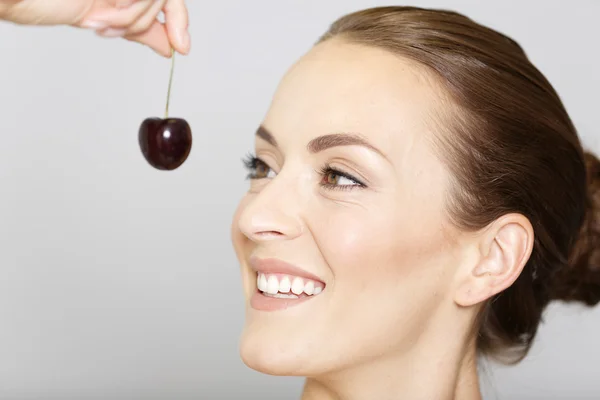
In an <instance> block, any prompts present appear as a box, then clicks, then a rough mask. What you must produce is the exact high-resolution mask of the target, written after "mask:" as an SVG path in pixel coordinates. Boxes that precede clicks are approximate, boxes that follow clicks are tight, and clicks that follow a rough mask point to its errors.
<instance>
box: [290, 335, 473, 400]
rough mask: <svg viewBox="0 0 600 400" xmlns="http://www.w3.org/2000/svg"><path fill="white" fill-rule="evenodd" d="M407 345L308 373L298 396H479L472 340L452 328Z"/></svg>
mask: <svg viewBox="0 0 600 400" xmlns="http://www.w3.org/2000/svg"><path fill="white" fill-rule="evenodd" d="M423 336H424V337H421V338H420V340H419V341H418V343H416V344H415V345H414V346H413V347H412V348H411V350H410V351H409V352H408V353H406V352H404V353H402V354H389V355H386V356H385V357H381V358H377V359H374V360H371V361H369V362H367V363H364V364H361V365H357V366H354V367H352V368H349V369H344V370H343V371H336V372H333V373H330V374H328V375H327V376H319V377H309V378H307V380H306V383H305V385H304V390H303V393H302V400H364V399H379V400H396V399H411V400H431V399H436V400H456V399H459V400H481V393H480V389H479V379H478V374H477V357H476V351H475V342H474V341H473V340H472V341H468V342H467V345H464V343H465V341H464V340H462V339H466V338H464V337H463V335H461V333H460V332H453V331H452V330H451V329H450V330H448V331H447V332H446V334H445V335H443V337H438V338H437V340H432V338H431V337H425V336H427V335H426V334H425V335H423Z"/></svg>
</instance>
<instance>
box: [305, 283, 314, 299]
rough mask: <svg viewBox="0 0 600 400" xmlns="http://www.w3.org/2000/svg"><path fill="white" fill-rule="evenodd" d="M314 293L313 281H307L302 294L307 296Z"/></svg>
mask: <svg viewBox="0 0 600 400" xmlns="http://www.w3.org/2000/svg"><path fill="white" fill-rule="evenodd" d="M314 292H315V283H314V282H313V281H308V282H307V283H306V285H305V286H304V293H306V294H307V295H309V296H310V295H311V294H313V293H314Z"/></svg>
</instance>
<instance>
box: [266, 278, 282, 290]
mask: <svg viewBox="0 0 600 400" xmlns="http://www.w3.org/2000/svg"><path fill="white" fill-rule="evenodd" d="M266 292H267V293H269V294H277V292H279V281H278V280H277V277H276V276H275V275H271V276H270V277H269V279H268V281H267V290H266Z"/></svg>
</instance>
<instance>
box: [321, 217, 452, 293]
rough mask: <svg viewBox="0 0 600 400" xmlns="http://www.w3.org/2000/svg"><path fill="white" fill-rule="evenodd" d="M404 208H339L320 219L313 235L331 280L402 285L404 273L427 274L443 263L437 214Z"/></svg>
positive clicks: (361, 285)
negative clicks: (325, 221) (330, 271)
mask: <svg viewBox="0 0 600 400" xmlns="http://www.w3.org/2000/svg"><path fill="white" fill-rule="evenodd" d="M405 210H406V209H404V211H403V209H401V208H398V207H397V206H396V207H384V206H382V207H378V208H373V209H369V210H360V211H357V210H356V209H353V210H352V211H350V210H348V211H345V210H339V212H337V213H335V214H330V217H329V218H328V220H327V223H326V224H319V227H320V228H316V232H315V236H316V240H317V241H318V243H319V247H320V248H321V251H322V252H323V256H324V257H325V260H326V262H327V264H328V265H329V267H330V268H331V270H332V272H333V275H334V278H335V279H334V282H335V285H336V286H338V287H344V288H348V289H351V290H360V291H373V290H378V291H381V289H382V288H383V287H385V286H394V287H398V286H399V285H406V283H407V279H409V278H412V279H413V281H412V282H413V283H414V280H416V279H419V280H422V279H429V278H431V277H432V273H435V269H437V268H440V266H441V265H442V264H444V263H443V262H442V260H441V258H442V256H443V249H444V248H445V238H444V235H443V233H442V231H441V229H439V228H438V226H439V219H436V218H437V217H436V215H433V214H428V215H427V214H426V215H422V214H421V216H420V217H419V214H420V213H408V212H405ZM411 214H412V215H411ZM415 215H416V216H415ZM426 271H427V272H426ZM393 292H397V291H395V290H394V291H393ZM355 294H356V292H355Z"/></svg>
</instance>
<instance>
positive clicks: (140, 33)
mask: <svg viewBox="0 0 600 400" xmlns="http://www.w3.org/2000/svg"><path fill="white" fill-rule="evenodd" d="M0 1H1V0H0ZM110 2H112V4H111V8H109V9H104V10H98V11H96V12H93V13H92V14H90V15H88V16H87V17H86V19H85V21H83V22H82V23H81V26H82V27H87V28H93V29H96V32H97V33H98V35H100V36H104V37H117V36H122V37H125V39H128V40H131V41H134V42H138V43H142V44H145V45H146V46H149V47H150V48H152V49H153V50H154V51H156V52H157V53H159V54H161V55H163V56H166V57H169V56H170V54H171V48H173V49H175V50H176V51H177V52H179V53H181V54H188V53H189V51H190V35H189V33H188V24H189V18H188V11H187V7H186V5H185V0H110ZM161 11H164V14H165V23H164V24H162V23H160V22H159V21H158V19H157V17H158V15H159V14H160V12H161Z"/></svg>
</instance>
